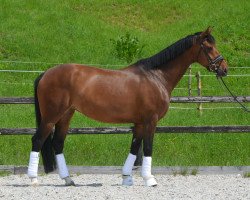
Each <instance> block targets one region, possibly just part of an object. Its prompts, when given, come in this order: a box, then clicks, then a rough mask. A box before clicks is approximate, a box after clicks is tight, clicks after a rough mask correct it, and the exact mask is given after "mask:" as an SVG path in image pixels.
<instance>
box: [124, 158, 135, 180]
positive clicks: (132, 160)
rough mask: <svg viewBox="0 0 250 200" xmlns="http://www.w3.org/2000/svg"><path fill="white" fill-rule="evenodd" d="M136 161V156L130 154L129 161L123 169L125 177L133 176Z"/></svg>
mask: <svg viewBox="0 0 250 200" xmlns="http://www.w3.org/2000/svg"><path fill="white" fill-rule="evenodd" d="M135 160H136V155H133V154H131V153H130V154H129V155H128V157H127V160H126V161H125V164H124V166H123V168H122V174H123V175H131V174H132V169H133V166H134V163H135Z"/></svg>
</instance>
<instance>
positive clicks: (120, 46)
mask: <svg viewBox="0 0 250 200" xmlns="http://www.w3.org/2000/svg"><path fill="white" fill-rule="evenodd" d="M111 42H112V43H113V45H114V51H113V52H114V55H115V56H116V57H117V58H118V59H120V60H125V61H126V62H127V63H128V64H129V63H131V62H132V61H133V60H134V59H135V58H139V57H140V56H141V54H142V50H143V48H144V45H140V42H139V39H138V38H137V37H136V36H132V35H131V34H130V33H126V34H125V35H123V36H119V37H118V39H117V40H114V39H111Z"/></svg>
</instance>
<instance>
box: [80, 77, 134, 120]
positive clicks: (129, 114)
mask: <svg viewBox="0 0 250 200" xmlns="http://www.w3.org/2000/svg"><path fill="white" fill-rule="evenodd" d="M107 82H108V84H107ZM107 82H102V83H98V84H91V83H88V84H89V86H87V87H85V89H84V90H82V92H81V94H80V95H79V97H78V101H77V103H76V104H77V105H76V107H77V108H76V109H77V110H78V111H79V112H81V113H83V114H84V115H86V116H88V117H90V118H92V119H95V120H98V121H101V122H108V123H130V122H131V123H132V122H134V121H136V115H135V113H136V112H137V111H136V109H137V108H136V97H135V92H132V90H131V89H128V88H127V86H125V85H124V84H123V83H121V84H120V85H117V83H114V82H113V83H112V80H109V81H107Z"/></svg>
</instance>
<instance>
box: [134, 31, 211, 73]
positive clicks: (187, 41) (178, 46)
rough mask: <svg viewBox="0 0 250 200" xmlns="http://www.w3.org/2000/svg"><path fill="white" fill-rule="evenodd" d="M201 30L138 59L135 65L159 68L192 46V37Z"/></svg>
mask: <svg viewBox="0 0 250 200" xmlns="http://www.w3.org/2000/svg"><path fill="white" fill-rule="evenodd" d="M200 33H201V32H198V33H195V34H194V35H189V36H187V37H185V38H183V39H181V40H179V41H177V42H175V43H174V44H172V45H170V46H169V47H167V48H166V49H163V50H162V51H160V52H159V53H157V54H155V55H153V56H151V57H149V58H145V59H142V60H139V61H138V62H137V63H135V64H136V65H143V66H144V67H145V68H146V69H153V68H159V67H160V66H162V65H164V64H166V63H168V62H169V61H171V60H173V59H175V58H176V57H177V56H179V55H181V54H182V53H184V52H185V51H186V50H187V49H189V48H191V47H192V46H193V41H194V37H197V36H198V35H200ZM207 40H208V41H209V42H211V43H214V42H215V41H214V38H213V36H212V35H210V36H209V37H208V38H207Z"/></svg>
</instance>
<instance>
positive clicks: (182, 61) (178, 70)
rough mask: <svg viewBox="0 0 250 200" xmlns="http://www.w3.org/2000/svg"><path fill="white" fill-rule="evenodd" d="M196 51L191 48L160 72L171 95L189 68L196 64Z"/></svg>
mask: <svg viewBox="0 0 250 200" xmlns="http://www.w3.org/2000/svg"><path fill="white" fill-rule="evenodd" d="M195 52H196V49H195V48H193V47H191V48H190V49H189V50H187V51H186V52H184V53H183V54H182V55H180V56H178V57H177V58H176V59H174V60H172V61H170V62H168V63H167V64H166V66H162V67H161V68H160V71H161V73H160V74H162V75H161V76H163V77H164V79H165V82H166V88H167V90H168V92H169V94H171V92H172V91H173V89H174V88H175V87H176V85H177V84H178V82H179V81H180V80H181V78H182V77H183V75H184V74H185V73H186V71H187V69H188V67H189V66H190V65H191V64H192V63H194V62H195V56H194V55H196V53H195Z"/></svg>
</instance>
